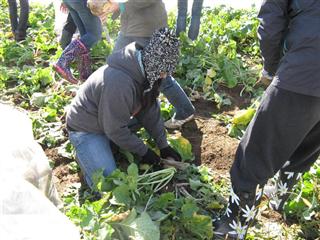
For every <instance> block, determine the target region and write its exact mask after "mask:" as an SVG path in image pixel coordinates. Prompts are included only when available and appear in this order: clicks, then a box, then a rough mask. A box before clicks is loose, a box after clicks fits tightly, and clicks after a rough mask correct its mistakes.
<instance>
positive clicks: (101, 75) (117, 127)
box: [67, 43, 168, 156]
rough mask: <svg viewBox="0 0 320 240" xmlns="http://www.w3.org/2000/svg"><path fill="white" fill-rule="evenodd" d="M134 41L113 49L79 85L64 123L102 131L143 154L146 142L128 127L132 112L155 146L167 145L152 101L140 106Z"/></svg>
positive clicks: (140, 86) (139, 74) (140, 74)
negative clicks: (113, 51)
mask: <svg viewBox="0 0 320 240" xmlns="http://www.w3.org/2000/svg"><path fill="white" fill-rule="evenodd" d="M137 56H138V50H137V49H136V47H135V43H132V44H130V45H128V46H127V47H126V48H124V49H122V50H120V51H117V52H115V53H114V54H112V55H110V56H109V58H108V59H107V65H106V66H103V67H101V68H99V69H98V70H97V71H96V72H94V73H93V74H92V75H91V76H90V77H89V79H88V80H87V81H86V82H85V83H84V84H83V85H82V86H81V88H80V89H79V91H78V93H77V96H76V97H75V98H74V100H73V102H72V103H71V106H70V108H69V110H68V112H67V125H68V126H69V127H70V128H71V129H73V130H75V131H81V132H92V133H104V134H105V135H106V136H107V137H108V138H109V139H110V140H111V141H113V142H114V143H115V144H117V145H118V146H119V147H121V148H123V149H125V150H128V151H130V152H133V153H137V154H138V155H140V156H143V155H144V154H145V153H146V152H147V146H146V145H145V144H144V143H143V141H142V140H141V139H139V138H138V137H137V136H136V135H135V134H134V133H132V132H131V130H130V129H129V128H128V123H129V121H130V119H131V118H132V116H133V115H134V116H135V118H137V119H138V121H139V122H140V123H141V124H142V126H143V127H144V128H145V129H146V130H147V131H148V133H149V134H150V135H151V137H152V138H153V139H155V141H156V143H157V145H158V147H159V148H160V149H161V148H164V147H167V146H168V143H167V139H166V132H165V129H164V125H163V121H162V119H161V116H160V108H159V105H158V104H157V103H156V102H155V103H154V104H153V105H152V106H151V107H148V108H147V109H141V99H142V93H143V90H144V89H143V88H144V83H145V81H146V78H145V77H144V73H143V72H142V68H141V64H139V61H138V57H137Z"/></svg>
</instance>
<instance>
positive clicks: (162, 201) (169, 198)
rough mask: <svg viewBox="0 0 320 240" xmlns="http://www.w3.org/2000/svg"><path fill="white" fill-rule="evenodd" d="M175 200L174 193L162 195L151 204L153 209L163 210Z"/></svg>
mask: <svg viewBox="0 0 320 240" xmlns="http://www.w3.org/2000/svg"><path fill="white" fill-rule="evenodd" d="M174 199H175V196H174V193H172V192H168V193H162V194H161V195H160V196H159V197H158V198H157V199H156V200H155V202H154V203H153V205H152V207H153V209H160V210H163V209H165V208H167V207H168V205H169V204H170V203H171V202H173V201H174Z"/></svg>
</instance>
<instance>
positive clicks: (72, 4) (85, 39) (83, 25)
mask: <svg viewBox="0 0 320 240" xmlns="http://www.w3.org/2000/svg"><path fill="white" fill-rule="evenodd" d="M63 2H64V3H65V4H66V5H67V7H68V9H69V12H70V14H71V16H72V19H73V21H74V23H75V24H76V26H77V28H78V29H79V32H80V36H81V38H80V41H81V42H82V43H83V44H84V45H85V46H86V47H87V48H88V49H90V48H91V47H92V46H93V45H94V44H95V43H97V42H98V41H99V40H100V39H101V34H102V27H101V21H100V19H99V18H98V17H97V16H95V15H93V14H92V13H91V11H90V9H89V8H88V7H87V3H86V2H87V1H84V0H63Z"/></svg>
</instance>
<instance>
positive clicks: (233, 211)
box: [214, 189, 262, 239]
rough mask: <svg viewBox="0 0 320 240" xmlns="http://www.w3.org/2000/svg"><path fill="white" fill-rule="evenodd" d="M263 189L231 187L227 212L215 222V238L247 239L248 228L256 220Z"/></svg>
mask: <svg viewBox="0 0 320 240" xmlns="http://www.w3.org/2000/svg"><path fill="white" fill-rule="evenodd" d="M261 196H262V190H261V191H260V190H259V191H258V195H256V191H252V192H235V191H234V190H233V189H231V194H230V197H229V203H228V207H227V210H226V213H225V214H224V215H223V216H222V217H221V219H220V220H218V221H216V222H215V223H214V227H215V228H214V233H215V238H214V239H245V237H246V234H247V231H248V228H249V227H250V225H251V224H252V222H253V221H254V219H255V217H256V215H257V212H258V209H257V206H258V204H259V203H260V200H261Z"/></svg>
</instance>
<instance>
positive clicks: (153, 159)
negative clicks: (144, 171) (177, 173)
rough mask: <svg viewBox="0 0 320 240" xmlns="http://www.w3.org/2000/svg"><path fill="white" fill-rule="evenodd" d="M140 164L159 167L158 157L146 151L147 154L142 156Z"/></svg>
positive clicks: (152, 152)
mask: <svg viewBox="0 0 320 240" xmlns="http://www.w3.org/2000/svg"><path fill="white" fill-rule="evenodd" d="M140 163H146V164H154V165H160V157H159V156H158V155H157V154H156V153H155V152H154V151H152V150H151V149H148V151H147V153H146V154H145V155H143V156H142V159H141V161H140Z"/></svg>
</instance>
